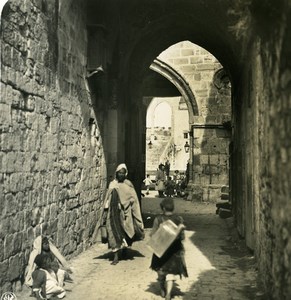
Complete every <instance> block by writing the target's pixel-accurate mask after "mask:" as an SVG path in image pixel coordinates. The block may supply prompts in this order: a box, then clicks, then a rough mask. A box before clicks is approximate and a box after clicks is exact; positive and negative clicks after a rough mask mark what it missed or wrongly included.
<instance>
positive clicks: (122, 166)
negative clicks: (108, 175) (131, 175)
mask: <svg viewBox="0 0 291 300" xmlns="http://www.w3.org/2000/svg"><path fill="white" fill-rule="evenodd" d="M121 169H125V175H127V173H128V170H127V166H126V164H124V163H122V164H120V165H118V166H117V168H116V171H115V173H116V172H118V171H120V170H121Z"/></svg>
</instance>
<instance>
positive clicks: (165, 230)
mask: <svg viewBox="0 0 291 300" xmlns="http://www.w3.org/2000/svg"><path fill="white" fill-rule="evenodd" d="M184 228H185V226H184V225H183V224H179V225H178V226H177V225H176V224H175V223H174V222H173V221H171V220H167V221H164V222H163V223H161V224H160V226H159V228H158V230H157V231H156V232H155V233H154V234H153V235H152V236H151V238H150V240H149V241H148V243H147V245H148V247H149V248H150V249H151V250H152V251H153V252H154V253H155V255H156V256H158V257H161V256H163V254H164V253H165V252H166V251H167V249H168V248H169V247H170V246H171V245H172V243H173V242H174V241H175V239H176V238H177V237H178V236H179V234H180V233H181V231H182V230H183V229H184Z"/></svg>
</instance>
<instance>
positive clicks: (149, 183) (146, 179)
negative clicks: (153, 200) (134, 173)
mask: <svg viewBox="0 0 291 300" xmlns="http://www.w3.org/2000/svg"><path fill="white" fill-rule="evenodd" d="M143 183H144V185H145V188H146V190H147V192H146V194H147V195H148V194H149V191H150V185H151V184H152V183H153V182H152V181H151V179H150V175H147V177H146V178H145V179H144V180H143Z"/></svg>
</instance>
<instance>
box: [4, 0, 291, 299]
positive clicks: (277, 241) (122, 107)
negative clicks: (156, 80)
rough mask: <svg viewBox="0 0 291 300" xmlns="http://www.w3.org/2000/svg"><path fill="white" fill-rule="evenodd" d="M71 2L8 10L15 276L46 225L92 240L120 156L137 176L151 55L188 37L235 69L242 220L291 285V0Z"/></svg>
mask: <svg viewBox="0 0 291 300" xmlns="http://www.w3.org/2000/svg"><path fill="white" fill-rule="evenodd" d="M65 2H66V3H65ZM65 2H64V1H57V0H52V1H28V0H25V1H9V2H8V4H7V5H6V6H5V7H4V9H3V13H2V17H1V47H2V52H1V54H3V55H2V56H1V101H0V105H1V109H0V111H1V115H0V117H1V118H0V125H1V131H0V135H1V140H0V141H1V149H0V151H1V153H0V158H1V164H0V166H1V167H0V168H1V174H0V181H1V185H0V192H1V194H3V195H4V197H3V199H4V202H3V203H4V204H3V205H4V209H3V214H2V215H3V218H2V219H1V224H0V225H1V228H4V230H3V232H5V233H6V234H5V235H3V234H2V236H1V237H2V239H1V241H2V242H1V243H2V244H3V248H4V254H2V253H1V255H0V259H1V264H2V266H4V268H5V269H7V268H6V267H7V266H8V267H9V266H15V265H18V266H19V267H18V268H17V269H13V272H11V273H10V274H9V276H5V278H4V279H3V280H4V283H5V284H7V287H10V288H11V287H12V286H14V287H15V286H16V285H17V284H19V282H20V281H21V272H22V271H23V269H24V264H25V260H26V257H27V256H28V251H29V249H28V246H27V245H25V243H23V244H22V243H20V242H19V241H20V240H22V239H24V238H25V237H29V240H30V241H31V239H32V238H33V237H34V236H35V235H37V234H39V233H42V232H47V233H48V234H51V235H52V236H53V237H54V238H55V239H56V241H57V243H58V245H59V246H60V247H61V249H62V250H63V251H64V254H65V255H76V254H77V253H80V252H81V251H82V250H83V249H86V248H87V247H88V246H89V245H90V237H91V236H92V231H93V228H94V226H95V225H96V219H98V212H99V211H100V203H101V202H102V198H103V194H104V190H105V188H106V179H108V178H109V176H110V175H112V174H113V173H114V168H115V166H116V164H117V163H119V162H123V161H125V162H126V163H127V164H128V167H129V169H130V171H131V174H129V175H130V176H131V177H132V178H133V179H134V180H135V185H136V187H138V188H139V187H140V181H141V179H142V177H143V174H144V161H143V156H142V155H143V151H144V149H145V110H146V107H147V104H148V102H147V101H148V100H147V99H146V100H144V98H143V96H144V95H145V91H144V82H145V81H146V78H147V76H148V74H149V72H152V70H150V69H149V66H150V65H151V64H152V63H153V62H154V60H155V59H156V57H157V56H158V55H159V53H161V51H163V50H165V49H167V48H168V47H169V46H171V45H173V44H175V43H178V42H181V41H185V40H188V41H190V42H192V43H195V44H197V45H199V46H201V47H203V48H204V49H206V50H207V51H209V52H210V53H212V54H213V55H214V56H215V57H216V58H217V59H218V60H219V62H220V63H221V65H222V66H223V68H224V70H225V72H226V73H227V74H228V76H229V78H230V82H231V91H232V118H231V121H232V122H231V124H230V125H231V126H229V127H230V128H231V132H232V135H231V139H232V144H231V152H230V153H231V166H232V167H231V176H230V178H231V199H232V201H233V203H234V208H233V213H234V216H235V221H236V227H237V229H238V231H239V233H240V235H241V236H242V238H244V239H245V241H246V243H247V245H248V246H249V247H250V248H251V249H253V250H254V253H255V255H256V257H258V258H259V270H260V272H261V273H262V274H264V277H263V279H264V284H265V286H266V287H267V289H268V290H269V291H270V293H271V294H272V296H273V298H274V299H285V298H286V299H288V298H290V294H291V292H290V286H291V284H290V283H291V273H290V257H291V254H290V229H289V228H290V227H291V226H290V222H291V220H290V201H289V195H290V180H289V177H290V176H289V174H290V172H291V164H290V143H289V142H288V141H289V139H288V133H289V131H290V130H289V127H290V119H291V118H290V109H289V108H290V105H289V104H290V69H291V66H290V54H289V53H290V47H291V46H290V42H289V40H290V39H289V38H288V37H289V36H290V28H291V26H290V22H291V19H290V18H291V17H290V9H291V7H290V1H288V0H279V1H278V3H277V2H276V5H272V1H269V0H262V1H257V0H250V1H244V0H238V1H235V2H230V1H228V0H221V1H211V0H205V1H192V0H172V1H165V0H157V1H151V0H150V1H148V0H140V1H135V0H125V1H115V0H106V1H105V0H98V1H95V0H87V1H65ZM274 49H275V50H274ZM156 62H157V61H156ZM160 77H161V76H160ZM187 82H188V80H187ZM92 87H93V88H92ZM216 89H218V87H216ZM147 90H149V89H147ZM167 90H168V92H169V93H170V94H171V96H180V93H181V91H180V93H178V92H179V89H177V86H176V88H175V86H174V85H172V87H171V88H168V89H167ZM184 90H186V87H185V88H184ZM2 91H3V95H4V96H3V97H2ZM177 91H178V92H177ZM156 92H157V96H160V95H159V94H158V92H161V90H159V89H157V88H156ZM190 98H191V97H190ZM195 99H196V100H197V94H195ZM187 101H188V100H187ZM213 101H214V100H213ZM188 104H189V107H192V108H193V112H191V113H192V116H193V118H195V117H196V115H195V109H196V108H195V103H192V102H191V100H189V103H188ZM197 108H198V112H199V114H200V113H201V110H200V107H199V106H198V107H197ZM211 125H213V124H211ZM228 125H229V124H228ZM197 129H198V130H201V128H197V127H195V128H194V130H196V131H197ZM208 129H213V128H208ZM217 130H221V129H220V128H218V129H217ZM210 146H212V149H213V148H215V147H214V146H216V145H215V144H212V145H210ZM192 149H193V147H192ZM194 158H195V156H194V155H193V156H192V159H194ZM210 164H211V162H210ZM210 169H211V168H210ZM211 170H213V169H211ZM211 172H212V171H211ZM211 172H210V173H211ZM193 174H194V173H193ZM211 174H212V175H213V173H211ZM212 175H211V176H212ZM106 177H107V178H106ZM22 199H23V201H22ZM11 203H14V205H13V206H12V205H10V204H11ZM15 220H21V222H15ZM10 224H13V225H14V226H10ZM69 237H73V238H69ZM17 241H18V242H17ZM14 271H15V272H14ZM10 277H11V278H10Z"/></svg>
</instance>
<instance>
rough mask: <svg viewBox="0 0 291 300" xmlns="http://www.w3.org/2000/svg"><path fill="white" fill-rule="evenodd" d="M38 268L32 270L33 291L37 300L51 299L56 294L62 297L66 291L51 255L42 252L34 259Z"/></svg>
mask: <svg viewBox="0 0 291 300" xmlns="http://www.w3.org/2000/svg"><path fill="white" fill-rule="evenodd" d="M34 263H35V264H36V269H35V270H34V271H33V272H32V282H33V283H32V291H33V295H34V296H35V297H36V299H37V300H41V299H50V298H51V297H53V296H56V297H57V298H59V299H62V298H64V297H65V295H66V291H65V290H64V288H63V287H62V286H61V285H62V282H59V281H58V276H57V275H56V273H55V271H54V270H53V266H52V265H51V259H50V257H49V256H47V255H45V254H43V253H41V254H38V255H37V256H36V258H35V260H34Z"/></svg>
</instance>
